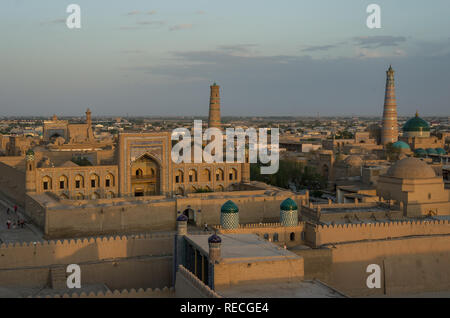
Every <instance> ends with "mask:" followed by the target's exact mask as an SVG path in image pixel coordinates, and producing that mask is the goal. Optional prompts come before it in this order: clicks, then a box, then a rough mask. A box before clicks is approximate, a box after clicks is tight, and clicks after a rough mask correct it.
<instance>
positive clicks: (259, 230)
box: [214, 222, 305, 247]
mask: <svg viewBox="0 0 450 318" xmlns="http://www.w3.org/2000/svg"><path fill="white" fill-rule="evenodd" d="M214 228H215V229H217V230H218V232H219V233H223V234H256V235H258V236H259V237H262V238H266V239H267V240H268V241H270V242H272V243H274V244H277V245H284V244H286V245H287V246H288V247H289V246H294V245H299V244H304V241H303V237H304V228H305V222H299V224H298V225H297V226H289V227H284V226H282V225H281V224H280V223H261V224H258V223H256V224H241V225H240V226H239V228H238V229H223V228H222V227H221V226H220V225H216V226H214ZM276 236H278V238H276Z"/></svg>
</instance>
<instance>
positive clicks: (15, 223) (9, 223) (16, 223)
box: [6, 205, 25, 230]
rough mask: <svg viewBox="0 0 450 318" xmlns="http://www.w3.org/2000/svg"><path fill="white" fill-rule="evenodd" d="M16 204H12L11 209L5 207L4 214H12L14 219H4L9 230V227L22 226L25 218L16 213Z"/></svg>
mask: <svg viewBox="0 0 450 318" xmlns="http://www.w3.org/2000/svg"><path fill="white" fill-rule="evenodd" d="M17 208H18V207H17V205H14V208H13V210H11V209H10V208H9V207H8V208H7V209H6V214H7V215H12V216H13V218H14V220H13V221H11V220H10V219H9V218H8V220H7V221H6V228H7V229H8V230H10V229H11V228H13V229H15V228H22V229H23V228H24V226H25V220H24V219H22V218H20V217H19V215H18V214H17Z"/></svg>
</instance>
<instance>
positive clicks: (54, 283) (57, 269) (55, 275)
mask: <svg viewBox="0 0 450 318" xmlns="http://www.w3.org/2000/svg"><path fill="white" fill-rule="evenodd" d="M50 282H51V287H52V288H53V289H66V288H67V276H66V266H64V265H61V266H53V267H51V268H50Z"/></svg>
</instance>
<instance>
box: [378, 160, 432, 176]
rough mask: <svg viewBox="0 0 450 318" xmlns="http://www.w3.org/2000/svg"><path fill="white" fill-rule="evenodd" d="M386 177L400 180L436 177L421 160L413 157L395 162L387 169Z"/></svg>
mask: <svg viewBox="0 0 450 318" xmlns="http://www.w3.org/2000/svg"><path fill="white" fill-rule="evenodd" d="M387 175H388V176H390V177H395V178H401V179H427V178H434V177H436V173H435V172H434V170H433V168H431V167H430V166H429V165H427V164H426V163H425V162H423V161H422V160H420V159H417V158H413V157H408V158H405V159H402V160H399V161H397V162H396V163H395V164H394V165H393V166H392V167H390V168H389V170H388V171H387Z"/></svg>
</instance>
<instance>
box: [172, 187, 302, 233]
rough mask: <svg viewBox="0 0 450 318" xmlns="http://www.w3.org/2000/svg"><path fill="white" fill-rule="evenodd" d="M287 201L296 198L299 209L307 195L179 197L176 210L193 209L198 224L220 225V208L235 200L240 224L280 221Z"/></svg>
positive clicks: (261, 193) (263, 193)
mask: <svg viewBox="0 0 450 318" xmlns="http://www.w3.org/2000/svg"><path fill="white" fill-rule="evenodd" d="M287 198H291V199H293V200H294V201H296V202H297V204H298V205H299V206H300V204H301V203H302V202H303V201H304V200H305V199H306V195H302V194H293V193H291V192H279V193H274V194H268V193H267V191H262V190H256V191H232V192H225V193H223V194H222V195H221V194H220V193H207V194H201V195H200V194H189V195H188V197H186V198H177V211H180V212H183V211H184V210H185V209H187V208H192V209H193V210H194V211H195V218H194V221H195V223H196V224H197V225H203V224H205V223H206V224H220V209H221V207H222V205H223V204H224V203H225V202H226V201H228V200H232V201H233V202H234V203H235V204H236V205H237V206H238V207H239V220H240V223H259V222H277V221H279V219H280V204H281V202H283V201H284V200H285V199H287ZM203 211H207V213H204V212H203Z"/></svg>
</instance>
